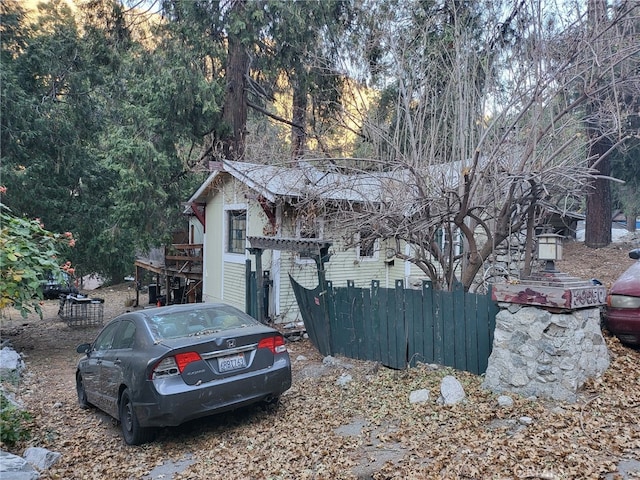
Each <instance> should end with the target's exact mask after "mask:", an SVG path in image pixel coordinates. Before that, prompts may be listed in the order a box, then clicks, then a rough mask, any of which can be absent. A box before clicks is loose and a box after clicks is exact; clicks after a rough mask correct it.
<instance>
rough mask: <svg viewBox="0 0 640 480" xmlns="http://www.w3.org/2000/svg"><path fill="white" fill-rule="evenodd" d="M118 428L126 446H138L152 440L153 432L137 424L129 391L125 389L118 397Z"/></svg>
mask: <svg viewBox="0 0 640 480" xmlns="http://www.w3.org/2000/svg"><path fill="white" fill-rule="evenodd" d="M120 427H121V428H122V436H123V437H124V441H125V443H127V444H128V445H140V444H143V443H147V442H150V441H151V440H153V430H152V429H151V428H145V427H141V426H140V423H139V422H138V417H137V416H136V412H135V410H134V408H133V403H132V402H131V394H130V393H129V389H125V390H124V391H123V392H122V394H121V395H120Z"/></svg>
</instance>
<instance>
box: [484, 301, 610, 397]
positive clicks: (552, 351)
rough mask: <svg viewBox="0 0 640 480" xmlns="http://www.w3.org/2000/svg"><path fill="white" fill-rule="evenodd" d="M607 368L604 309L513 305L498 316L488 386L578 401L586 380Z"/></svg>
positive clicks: (523, 393)
mask: <svg viewBox="0 0 640 480" xmlns="http://www.w3.org/2000/svg"><path fill="white" fill-rule="evenodd" d="M608 367H609V352H608V350H607V346H606V344H605V342H604V338H603V337H602V332H601V331H600V309H599V308H583V309H580V310H574V311H571V312H567V313H552V312H549V311H547V310H545V309H542V308H538V307H532V306H521V305H512V306H510V307H509V308H508V309H502V310H501V311H500V312H499V313H498V315H497V317H496V330H495V335H494V341H493V351H492V352H491V356H490V357H489V365H488V367H487V371H486V373H485V379H484V382H483V387H484V388H487V389H489V390H491V391H493V392H495V393H502V392H513V393H517V394H520V395H522V396H524V397H531V396H534V397H542V398H550V399H554V400H564V401H570V402H573V401H575V399H576V393H577V391H578V389H579V388H580V387H582V385H584V383H585V382H586V380H587V379H588V378H594V377H598V376H600V375H602V373H603V372H604V371H605V370H606V369H607V368H608Z"/></svg>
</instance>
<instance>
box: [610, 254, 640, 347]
mask: <svg viewBox="0 0 640 480" xmlns="http://www.w3.org/2000/svg"><path fill="white" fill-rule="evenodd" d="M629 257H631V258H633V259H635V260H638V259H640V248H636V249H635V250H632V251H630V252H629ZM604 323H605V326H606V327H607V329H608V330H609V331H610V332H611V333H612V334H614V335H615V336H616V337H618V338H619V339H620V341H621V342H622V343H625V344H628V345H635V346H640V262H636V263H635V264H633V265H631V266H630V267H629V268H628V269H627V271H625V272H624V273H623V274H622V275H621V276H620V277H619V278H618V279H617V280H616V281H615V282H614V284H613V285H612V286H611V289H610V290H609V295H608V296H607V306H606V308H605V309H604Z"/></svg>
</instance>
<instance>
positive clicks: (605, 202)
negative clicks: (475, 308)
mask: <svg viewBox="0 0 640 480" xmlns="http://www.w3.org/2000/svg"><path fill="white" fill-rule="evenodd" d="M588 14H589V23H590V26H591V28H593V29H594V30H597V29H598V25H599V23H601V22H604V21H606V3H605V2H602V1H601V0H589V5H588ZM594 69H597V67H594ZM597 73H598V72H597V71H595V70H594V72H593V76H594V77H596V76H597ZM604 101H605V99H603V98H598V97H597V96H595V97H593V98H591V99H590V101H589V103H588V104H587V125H586V130H587V138H588V139H589V153H588V155H589V158H590V159H591V160H590V162H589V166H590V167H595V169H596V171H597V175H598V178H596V179H594V180H592V182H591V187H592V189H591V190H590V191H589V192H588V193H587V212H586V213H587V216H586V225H585V235H584V244H585V245H586V246H587V247H591V248H600V247H606V246H607V245H609V244H610V243H611V220H612V218H611V217H612V215H611V185H610V183H609V180H606V179H604V178H601V177H600V176H601V175H602V176H610V175H611V163H610V162H609V159H608V158H604V159H603V158H602V157H603V156H604V155H606V154H607V152H608V151H609V149H610V148H611V141H610V140H609V139H608V138H607V137H606V136H605V135H603V133H602V131H603V128H605V125H602V124H601V121H600V115H599V113H600V109H601V108H600V105H601V104H602V103H603V102H604Z"/></svg>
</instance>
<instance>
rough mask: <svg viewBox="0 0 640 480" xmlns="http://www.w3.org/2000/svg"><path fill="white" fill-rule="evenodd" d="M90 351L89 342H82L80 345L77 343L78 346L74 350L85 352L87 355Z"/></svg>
mask: <svg viewBox="0 0 640 480" xmlns="http://www.w3.org/2000/svg"><path fill="white" fill-rule="evenodd" d="M90 351H91V344H90V343H83V344H81V345H78V348H76V352H78V353H85V354H87V355H89V352H90Z"/></svg>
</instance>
